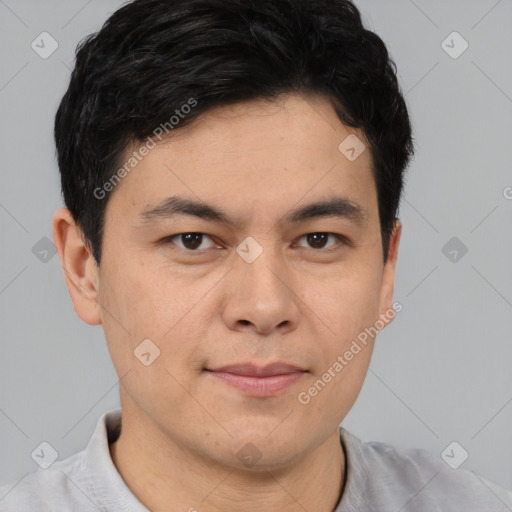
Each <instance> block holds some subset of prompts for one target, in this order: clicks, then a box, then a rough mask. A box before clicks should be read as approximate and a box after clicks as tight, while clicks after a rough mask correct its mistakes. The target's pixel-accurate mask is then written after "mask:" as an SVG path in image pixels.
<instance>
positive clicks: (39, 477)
mask: <svg viewBox="0 0 512 512" xmlns="http://www.w3.org/2000/svg"><path fill="white" fill-rule="evenodd" d="M85 466H86V458H85V452H84V451H81V452H78V453H75V454H74V455H71V456H70V457H68V458H66V459H64V460H62V461H56V462H54V463H53V464H52V465H51V466H50V467H49V468H47V469H42V468H38V469H37V470H36V471H32V472H29V473H25V475H23V476H22V477H21V478H20V479H18V480H17V481H13V482H9V483H7V484H4V485H2V486H0V512H24V511H28V510H30V511H31V512H46V511H48V512H50V511H52V512H53V510H55V508H54V507H55V505H56V504H57V503H58V504H59V506H62V507H64V508H66V509H68V508H69V509H70V510H81V511H82V510H83V511H87V512H88V511H89V510H95V511H96V512H97V510H98V507H97V506H96V505H94V504H93V503H92V501H90V499H88V497H89V496H94V488H93V487H92V482H90V480H89V479H88V478H87V477H86V475H87V471H86V470H85ZM87 502H89V503H87Z"/></svg>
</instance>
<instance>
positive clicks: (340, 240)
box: [161, 231, 350, 254]
mask: <svg viewBox="0 0 512 512" xmlns="http://www.w3.org/2000/svg"><path fill="white" fill-rule="evenodd" d="M184 235H202V236H203V237H204V236H206V237H208V238H210V239H212V237H211V236H210V235H207V234H206V233H200V232H195V231H190V232H185V233H177V234H175V235H170V236H168V237H165V238H164V239H162V241H161V243H162V244H168V243H172V244H173V245H176V244H174V242H173V241H172V239H174V238H176V237H180V236H184ZM308 235H331V236H333V237H334V238H336V239H337V240H338V243H337V244H335V245H334V246H332V247H330V248H328V249H311V250H312V251H314V252H318V253H331V252H333V251H335V250H337V249H339V248H340V247H343V246H346V245H350V242H349V240H348V239H347V238H346V237H344V236H342V235H338V234H336V233H329V232H325V231H313V232H311V233H306V234H304V235H302V236H301V237H299V239H302V238H304V237H306V236H308ZM202 242H203V240H201V243H202ZM177 247H178V248H179V249H181V250H183V251H185V252H188V253H190V254H193V253H198V254H203V253H204V252H205V251H207V250H208V249H195V250H193V249H186V248H183V247H180V246H177ZM302 248H303V249H304V247H302Z"/></svg>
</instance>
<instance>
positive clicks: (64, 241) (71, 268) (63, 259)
mask: <svg viewBox="0 0 512 512" xmlns="http://www.w3.org/2000/svg"><path fill="white" fill-rule="evenodd" d="M53 238H54V242H55V246H56V247H57V252H58V253H59V259H60V263H61V266H62V269H63V270H64V277H65V279H66V285H67V287H68V290H69V294H70V295H71V300H72V301H73V305H74V307H75V311H76V314H77V315H78V316H79V317H80V318H81V319H82V320H83V321H84V322H85V323H86V324H90V325H98V324H101V314H100V313H101V311H100V305H99V303H98V291H99V268H98V266H97V264H96V261H95V260H94V257H93V256H92V254H91V252H90V251H89V249H88V248H87V247H86V245H85V243H84V240H85V237H84V235H83V232H82V230H81V229H80V228H79V227H78V226H77V225H76V223H75V221H74V220H73V217H72V215H71V212H70V211H69V210H68V209H67V208H60V209H59V210H57V211H56V212H55V213H54V215H53Z"/></svg>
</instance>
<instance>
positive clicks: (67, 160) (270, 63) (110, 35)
mask: <svg viewBox="0 0 512 512" xmlns="http://www.w3.org/2000/svg"><path fill="white" fill-rule="evenodd" d="M294 92H297V93H303V94H320V95H322V96H323V97H325V98H327V99H328V100H329V101H330V102H331V105H332V106H333V108H334V109H335V111H336V113H337V115H338V117H339V119H340V120H341V121H342V122H343V123H344V124H345V125H347V126H350V127H352V128H356V129H357V128H361V129H362V131H363V133H364V135H365V137H366V139H367V141H368V142H369V143H370V150H371V156H372V163H373V168H372V173H373V177H374V179H375V184H376V189H377V196H378V205H379V219H380V228H381V234H382V248H383V257H384V262H386V261H387V257H388V250H389V241H390V235H391V233H392V230H393V226H394V222H395V220H396V219H397V217H396V215H397V212H398V208H399V203H400V196H401V194H402V189H403V181H404V179H403V178H404V171H405V169H406V167H407V165H408V162H409V159H410V157H411V156H412V155H413V153H414V147H413V142H412V136H411V124H410V120H409V116H408V112H407V107H406V104H405V100H404V98H403V96H402V94H401V91H400V87H399V84H398V80H397V77H396V65H395V63H394V61H393V60H392V59H391V57H390V56H389V54H388V51H387V48H386V46H385V44H384V42H383V41H382V39H380V38H379V36H377V35H376V34H375V33H374V32H372V31H370V30H367V29H365V28H364V27H363V23H362V20H361V14H360V12H359V10H358V9H357V7H356V6H355V5H354V4H353V3H352V2H350V1H348V0H134V1H131V2H129V3H125V4H123V5H122V6H121V7H120V8H119V9H118V10H117V11H116V12H114V13H113V14H112V16H111V17H110V18H109V19H108V20H107V21H106V22H105V23H104V25H103V27H102V28H101V30H100V31H99V32H96V33H93V34H90V35H88V36H87V37H85V38H84V39H82V40H81V41H80V42H79V44H78V46H77V49H76V62H75V67H74V69H73V71H72V73H71V79H70V84H69V87H68V89H67V91H66V93H65V94H64V96H63V98H62V101H61V103H60V105H59V108H58V110H57V113H56V116H55V126H54V136H55V143H56V148H57V158H58V165H59V170H60V174H61V186H62V194H63V198H64V202H65V205H66V207H67V208H68V209H69V211H70V212H71V215H72V216H73V219H74V220H75V222H76V223H77V225H78V226H79V227H80V228H81V229H82V232H83V234H84V241H85V244H86V246H87V247H88V249H89V250H90V251H91V253H92V255H93V257H94V258H95V260H96V263H97V264H98V265H99V264H100V260H101V247H102V234H103V227H104V217H105V207H106V203H107V200H108V197H109V194H106V193H105V190H106V189H105V188H104V184H105V183H108V182H109V181H111V180H112V178H113V177H114V178H115V176H114V174H115V173H116V171H118V170H119V166H120V165H122V162H121V158H122V155H123V153H124V151H125V150H126V148H127V147H128V146H129V145H130V144H131V143H133V142H137V141H143V140H144V139H145V138H147V137H148V136H154V134H155V128H156V127H158V126H166V127H167V128H166V132H167V131H169V132H170V129H173V128H174V129H179V128H180V127H183V126H185V125H187V124H189V123H190V122H191V121H193V120H194V119H195V118H197V117H198V116H199V115H200V114H202V113H205V112H207V111H208V110H210V109H211V108H213V107H217V106H223V105H228V104H233V103H237V102H244V101H250V100H257V99H268V100H272V99H276V98H277V97H279V96H280V95H282V94H287V93H294ZM184 105H193V106H194V108H188V110H186V111H185V112H188V113H187V114H186V115H180V117H179V121H178V122H177V123H176V122H175V121H173V120H172V118H173V117H174V119H177V116H176V114H178V113H179V112H183V111H182V110H177V109H180V107H182V106H184ZM160 131H162V130H160ZM340 142H341V141H340ZM118 178H119V176H118ZM111 188H112V187H107V190H108V191H109V193H111V191H110V189H111ZM100 189H101V190H102V193H101V195H100V194H98V192H97V191H98V190H100ZM95 191H96V193H95Z"/></svg>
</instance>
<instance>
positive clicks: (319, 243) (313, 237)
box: [163, 233, 346, 252]
mask: <svg viewBox="0 0 512 512" xmlns="http://www.w3.org/2000/svg"><path fill="white" fill-rule="evenodd" d="M329 236H331V237H334V238H336V239H337V240H338V242H337V243H335V244H334V245H331V246H328V247H331V248H332V247H336V246H338V245H344V244H345V243H346V239H345V237H343V236H341V235H337V234H335V233H308V234H306V235H302V236H301V237H300V238H301V239H302V238H306V240H307V242H308V243H309V244H312V248H313V249H315V250H319V249H325V243H326V240H327V239H328V237H329ZM204 237H207V238H209V239H210V240H211V237H210V236H209V235H206V234H204V233H179V234H177V235H172V236H169V237H167V238H165V239H164V240H163V241H164V242H171V243H174V242H173V239H175V238H177V239H178V240H180V241H181V242H182V243H183V246H181V247H182V249H185V250H187V251H189V252H199V251H198V250H197V249H198V247H200V246H201V243H202V241H203V238H204ZM203 249H207V248H203ZM329 250H330V249H329ZM325 252H328V251H327V250H326V251H325Z"/></svg>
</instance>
